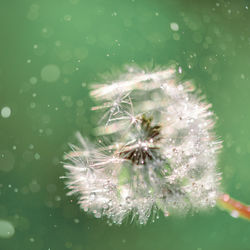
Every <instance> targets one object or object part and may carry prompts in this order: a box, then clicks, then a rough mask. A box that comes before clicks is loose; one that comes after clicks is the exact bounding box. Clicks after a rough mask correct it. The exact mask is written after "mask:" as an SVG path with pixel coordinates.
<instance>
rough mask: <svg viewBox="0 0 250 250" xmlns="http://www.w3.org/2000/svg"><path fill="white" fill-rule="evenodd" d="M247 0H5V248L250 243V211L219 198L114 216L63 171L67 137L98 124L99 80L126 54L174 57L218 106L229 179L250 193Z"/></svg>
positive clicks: (1, 76) (152, 60)
mask: <svg viewBox="0 0 250 250" xmlns="http://www.w3.org/2000/svg"><path fill="white" fill-rule="evenodd" d="M248 3H249V1H241V0H239V1H214V0H209V1H208V0H207V1H198V0H196V1H190V0H165V1H163V0H162V1H160V0H154V1H152V0H122V1H121V0H40V1H39V0H36V1H35V0H23V1H18V0H14V1H7V0H1V1H0V34H1V40H0V249H1V250H19V249H22V250H24V249H25V250H28V249H30V250H63V249H72V250H97V249H98V250H110V249H115V250H128V249H130V250H135V249H138V250H152V249H157V250H163V249H164V250H166V249H169V250H189V249H190V250H211V249H213V250H224V249H225V250H236V249H238V250H247V249H250V237H249V235H250V224H249V222H246V221H244V220H240V219H238V220H237V219H233V218H231V217H230V216H229V215H227V214H226V213H224V212H222V211H220V210H218V209H217V208H215V209H213V210H211V211H209V212H207V213H204V212H203V213H200V214H195V215H189V216H187V217H183V218H179V217H178V218H176V217H171V216H170V217H169V218H167V219H166V218H164V217H163V216H161V217H160V219H159V220H158V221H156V222H155V223H153V224H152V223H151V224H148V225H147V226H143V227H139V226H136V225H130V224H127V225H122V226H119V227H118V226H111V227H110V226H108V225H107V223H106V222H105V220H102V219H94V218H93V217H91V216H88V215H86V214H85V213H84V212H82V211H80V209H79V207H78V205H77V200H76V199H75V198H72V197H67V196H66V193H67V190H66V189H65V187H64V184H63V181H62V180H60V179H59V177H60V176H63V175H64V169H63V168H62V163H61V161H62V159H63V155H64V152H66V151H68V150H69V148H68V145H67V143H68V142H74V140H75V139H74V133H75V132H76V131H80V132H81V133H82V134H83V136H89V137H91V134H92V132H93V131H92V128H93V127H94V126H95V121H96V117H95V114H93V113H92V112H91V111H90V107H91V106H92V101H91V100H90V98H89V96H88V93H89V89H88V85H89V83H92V82H98V81H99V80H100V79H101V78H100V76H99V75H100V74H101V73H105V72H107V71H111V70H119V69H121V68H122V67H123V65H125V64H130V63H136V64H138V65H139V66H145V65H149V64H153V65H163V66H164V65H170V64H173V63H176V65H177V66H180V67H181V68H182V75H183V78H184V79H193V81H194V82H195V84H196V85H197V87H198V88H200V89H201V90H202V92H203V93H204V94H205V95H206V96H207V99H208V101H209V102H211V103H212V104H213V110H214V111H215V113H216V115H217V116H218V121H217V127H216V133H217V135H218V137H219V138H221V139H222V140H223V141H224V143H223V144H224V148H223V149H222V153H221V155H220V162H219V164H218V168H220V170H221V172H222V177H223V180H222V187H223V188H224V190H226V192H229V193H230V194H231V195H232V196H233V197H236V198H237V199H241V200H243V201H245V202H249V203H250V195H249V194H250V185H249V181H250V165H249V160H250V140H249V138H250V129H249V127H250V126H249V125H250V111H249V107H250V78H249V77H250V60H249V58H250V29H249V24H250V10H249V8H250V6H249V8H248ZM92 138H93V137H92Z"/></svg>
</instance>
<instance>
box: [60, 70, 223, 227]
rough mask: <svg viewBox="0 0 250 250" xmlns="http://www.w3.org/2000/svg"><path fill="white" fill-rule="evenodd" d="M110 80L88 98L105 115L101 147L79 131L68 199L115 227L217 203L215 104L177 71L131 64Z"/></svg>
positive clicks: (69, 165) (71, 162) (70, 166)
mask: <svg viewBox="0 0 250 250" xmlns="http://www.w3.org/2000/svg"><path fill="white" fill-rule="evenodd" d="M105 81H106V82H105V83H104V84H95V85H93V90H92V91H91V93H90V94H91V96H92V97H93V98H94V99H95V100H96V102H97V105H98V106H95V107H93V108H92V109H93V110H96V111H95V112H97V113H98V114H99V115H100V126H97V128H96V129H95V132H96V135H97V136H98V139H97V143H95V144H92V143H90V142H89V141H88V140H86V139H83V138H82V137H81V135H80V134H78V139H79V144H80V145H79V146H71V148H72V151H71V152H70V153H68V154H67V155H66V157H67V159H68V163H67V164H65V165H64V167H65V168H66V169H67V170H68V171H67V174H66V178H67V181H66V184H67V187H68V188H69V189H70V192H69V195H71V194H77V195H78V197H79V204H80V206H81V208H82V209H84V211H88V212H90V213H93V214H94V215H95V217H97V218H99V217H102V216H106V217H107V218H108V219H109V221H110V222H113V223H118V224H121V223H122V222H123V221H124V220H125V219H129V220H135V221H138V222H139V223H140V224H146V223H147V221H148V219H149V218H152V219H153V220H154V218H155V217H157V216H158V211H160V210H161V211H162V212H163V213H164V215H165V216H168V215H169V214H172V213H173V214H174V213H182V214H183V213H187V212H188V211H197V210H200V209H203V208H209V207H212V206H214V205H215V203H216V199H217V197H218V195H219V194H220V192H219V180H220V174H219V173H218V172H217V170H216V163H217V154H218V151H219V149H220V148H221V142H220V141H218V140H217V139H216V136H215V134H214V132H213V129H214V115H213V112H212V111H211V110H210V107H211V105H209V104H208V103H206V102H205V101H204V97H201V96H200V94H198V93H197V91H195V90H194V87H193V85H192V84H191V83H190V82H184V83H182V82H179V80H178V77H177V76H176V73H175V70H174V68H167V69H158V70H155V71H153V72H146V71H143V70H141V69H138V68H136V67H128V68H127V71H126V73H122V74H120V75H119V77H118V79H116V80H113V79H112V80H107V79H105ZM99 138H102V139H99ZM107 141H108V142H107Z"/></svg>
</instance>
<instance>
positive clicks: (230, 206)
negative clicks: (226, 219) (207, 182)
mask: <svg viewBox="0 0 250 250" xmlns="http://www.w3.org/2000/svg"><path fill="white" fill-rule="evenodd" d="M217 204H218V206H219V207H220V208H221V209H223V210H226V211H228V212H229V213H230V215H231V216H232V217H234V218H239V217H240V218H242V219H246V220H250V206H249V205H246V204H244V203H242V202H240V201H238V200H235V199H233V198H231V197H230V196H229V195H228V194H223V195H221V196H220V197H219V199H218V201H217Z"/></svg>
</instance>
